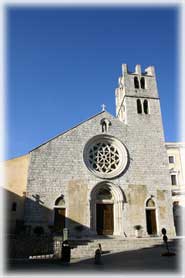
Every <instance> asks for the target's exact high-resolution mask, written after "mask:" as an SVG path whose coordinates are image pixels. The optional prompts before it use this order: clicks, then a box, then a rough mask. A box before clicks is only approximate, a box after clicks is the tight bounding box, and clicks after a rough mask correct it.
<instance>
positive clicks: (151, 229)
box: [146, 209, 157, 235]
mask: <svg viewBox="0 0 185 278" xmlns="http://www.w3.org/2000/svg"><path fill="white" fill-rule="evenodd" d="M146 222H147V232H148V234H149V235H155V234H157V226H156V216H155V209H147V210H146Z"/></svg>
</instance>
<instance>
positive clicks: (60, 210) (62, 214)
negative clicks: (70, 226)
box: [54, 195, 66, 234]
mask: <svg viewBox="0 0 185 278" xmlns="http://www.w3.org/2000/svg"><path fill="white" fill-rule="evenodd" d="M65 222H66V208H65V200H64V196H63V195H61V196H60V197H59V198H58V199H57V200H56V201H55V206H54V230H55V232H56V233H60V234H61V233H63V229H64V228H65V224H66V223H65Z"/></svg>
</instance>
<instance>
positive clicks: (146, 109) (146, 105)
mask: <svg viewBox="0 0 185 278" xmlns="http://www.w3.org/2000/svg"><path fill="white" fill-rule="evenodd" d="M143 109H144V113H145V114H148V100H146V99H145V100H144V102H143Z"/></svg>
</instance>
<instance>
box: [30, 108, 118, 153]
mask: <svg viewBox="0 0 185 278" xmlns="http://www.w3.org/2000/svg"><path fill="white" fill-rule="evenodd" d="M101 114H108V115H110V116H111V117H113V118H115V117H114V116H113V115H112V114H110V113H109V112H107V111H106V110H104V111H101V112H99V113H97V114H95V115H94V116H91V117H90V118H88V119H87V120H84V121H83V122H80V123H79V124H77V125H75V126H73V127H72V128H70V129H68V130H66V131H64V132H62V133H59V134H58V135H56V136H54V137H52V138H51V139H49V140H47V141H45V142H44V143H42V144H40V145H38V146H37V147H35V148H34V149H32V150H30V151H29V153H30V152H32V151H34V150H36V149H38V148H40V147H41V146H43V145H45V144H47V143H48V142H50V141H52V140H53V139H55V138H57V137H59V136H61V135H63V134H65V133H67V132H69V131H71V130H72V129H75V128H76V127H78V126H80V125H82V124H84V123H85V122H88V121H90V120H91V119H93V118H95V117H97V116H99V115H101Z"/></svg>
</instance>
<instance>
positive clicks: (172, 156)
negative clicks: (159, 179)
mask: <svg viewBox="0 0 185 278" xmlns="http://www.w3.org/2000/svg"><path fill="white" fill-rule="evenodd" d="M174 162H175V157H174V155H170V156H169V163H174Z"/></svg>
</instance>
